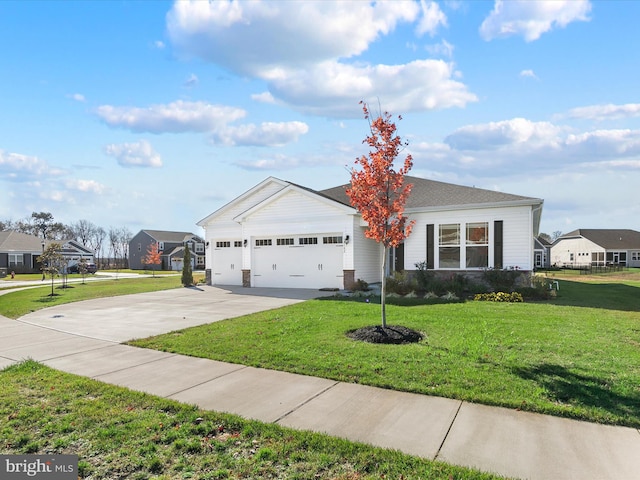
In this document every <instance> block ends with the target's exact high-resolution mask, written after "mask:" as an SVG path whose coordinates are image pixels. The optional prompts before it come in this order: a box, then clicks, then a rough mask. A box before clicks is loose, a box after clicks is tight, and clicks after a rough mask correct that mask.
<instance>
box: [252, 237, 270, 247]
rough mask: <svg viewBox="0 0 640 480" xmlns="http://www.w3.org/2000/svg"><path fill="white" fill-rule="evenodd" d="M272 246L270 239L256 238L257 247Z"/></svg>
mask: <svg viewBox="0 0 640 480" xmlns="http://www.w3.org/2000/svg"><path fill="white" fill-rule="evenodd" d="M272 244H273V243H272V241H271V239H270V238H256V247H270V246H271V245H272Z"/></svg>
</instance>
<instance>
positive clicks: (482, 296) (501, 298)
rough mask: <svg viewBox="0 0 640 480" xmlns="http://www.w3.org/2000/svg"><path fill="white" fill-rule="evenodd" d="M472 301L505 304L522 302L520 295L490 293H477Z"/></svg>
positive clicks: (516, 293) (514, 293)
mask: <svg viewBox="0 0 640 480" xmlns="http://www.w3.org/2000/svg"><path fill="white" fill-rule="evenodd" d="M473 299H474V300H475V301H477V302H505V303H517V302H523V301H524V300H523V298H522V295H520V294H519V293H518V292H510V293H506V292H491V293H478V294H476V295H475V296H474V297H473Z"/></svg>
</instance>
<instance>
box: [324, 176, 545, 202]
mask: <svg viewBox="0 0 640 480" xmlns="http://www.w3.org/2000/svg"><path fill="white" fill-rule="evenodd" d="M405 182H409V183H411V184H413V187H412V189H411V194H410V195H409V198H408V200H407V203H406V205H405V208H406V209H413V208H415V209H420V208H429V207H447V206H471V205H478V204H496V203H512V202H531V203H542V200H540V199H537V198H533V197H523V196H520V195H512V194H510V193H502V192H496V191H493V190H484V189H482V188H475V187H464V186H462V185H454V184H452V183H444V182H437V181H435V180H427V179H425V178H418V177H410V176H405ZM348 186H349V184H346V185H340V186H338V187H333V188H329V189H327V190H321V191H319V192H318V193H319V194H321V195H324V196H326V197H329V198H331V199H333V200H336V201H337V202H340V203H344V204H345V205H351V204H350V202H349V197H347V194H346V193H345V191H346V189H347V187H348Z"/></svg>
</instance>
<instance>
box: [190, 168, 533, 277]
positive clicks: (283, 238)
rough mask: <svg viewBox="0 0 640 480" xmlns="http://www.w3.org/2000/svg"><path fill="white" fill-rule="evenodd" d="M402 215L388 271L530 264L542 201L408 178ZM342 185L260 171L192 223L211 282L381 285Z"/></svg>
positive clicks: (377, 259)
mask: <svg viewBox="0 0 640 480" xmlns="http://www.w3.org/2000/svg"><path fill="white" fill-rule="evenodd" d="M405 181H406V182H409V183H412V184H413V189H412V192H411V195H410V196H409V199H408V201H407V204H406V209H405V214H406V215H407V216H408V217H409V218H410V219H411V220H415V221H416V223H415V225H414V227H413V232H412V234H411V235H410V236H409V238H407V239H406V240H405V242H404V244H402V245H400V246H399V247H398V248H396V249H392V251H391V262H389V264H390V270H415V264H416V263H418V262H425V261H426V262H427V265H428V268H429V269H433V270H436V271H442V272H461V273H462V272H480V271H482V270H484V269H486V268H517V269H519V270H522V271H524V272H528V271H532V270H533V268H534V238H535V237H536V236H537V234H538V227H539V223H540V215H541V213H542V205H543V201H542V200H541V199H538V198H530V197H522V196H519V195H511V194H507V193H501V192H495V191H491V190H483V189H479V188H472V187H464V186H459V185H453V184H449V183H442V182H436V181H433V180H426V179H422V178H417V177H405ZM346 187H347V185H342V186H339V187H335V188H331V189H328V190H322V191H316V190H312V189H310V188H306V187H303V186H300V185H296V184H294V183H291V182H287V181H284V180H280V179H277V178H274V177H269V178H267V179H266V180H264V181H262V182H261V183H259V184H258V185H256V186H255V187H253V188H251V189H250V190H248V191H247V192H245V193H243V194H242V195H240V196H239V197H238V198H236V199H235V200H232V201H231V202H229V203H228V204H226V205H225V206H223V207H222V208H220V209H218V210H216V211H215V212H213V213H212V214H210V215H209V216H207V217H206V218H204V219H202V220H201V221H200V222H198V225H199V226H201V227H203V229H204V230H205V242H206V248H207V255H206V259H207V260H206V271H207V281H208V283H209V284H212V285H244V286H245V287H293V288H314V289H316V288H338V289H342V288H345V289H349V288H351V287H352V286H353V284H354V282H355V281H356V280H358V279H362V280H364V281H366V282H368V283H375V282H379V281H381V277H380V275H381V272H380V266H381V261H382V255H381V252H382V248H381V246H380V245H379V244H378V243H376V242H375V241H373V240H370V239H367V238H366V237H365V235H364V233H365V230H366V224H365V223H364V222H363V220H362V217H361V216H360V215H359V213H358V212H357V211H356V210H355V209H354V208H353V207H352V206H351V205H350V203H349V199H348V198H347V195H346V193H345V189H346Z"/></svg>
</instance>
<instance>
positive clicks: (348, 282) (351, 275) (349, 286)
mask: <svg viewBox="0 0 640 480" xmlns="http://www.w3.org/2000/svg"><path fill="white" fill-rule="evenodd" d="M342 274H343V282H344V285H343V288H344V289H345V290H353V287H355V285H356V271H355V270H343V271H342Z"/></svg>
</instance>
